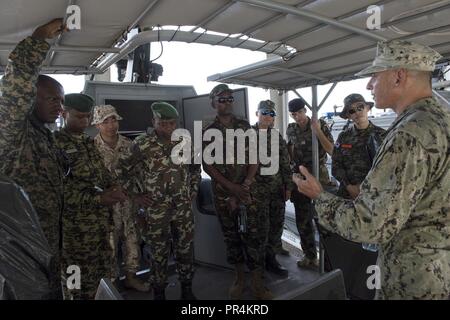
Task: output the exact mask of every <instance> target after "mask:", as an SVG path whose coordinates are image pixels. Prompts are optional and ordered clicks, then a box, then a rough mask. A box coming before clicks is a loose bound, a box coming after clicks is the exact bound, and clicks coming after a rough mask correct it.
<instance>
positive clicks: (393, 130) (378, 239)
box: [315, 98, 450, 299]
mask: <svg viewBox="0 0 450 320" xmlns="http://www.w3.org/2000/svg"><path fill="white" fill-rule="evenodd" d="M449 190H450V113H449V110H448V109H445V108H444V107H442V106H441V105H439V104H438V103H437V102H436V101H435V100H434V99H431V98H428V99H422V100H419V101H417V102H416V103H414V104H413V105H410V106H409V107H408V108H407V109H406V110H405V111H403V113H401V114H400V115H399V116H398V117H397V119H396V120H395V122H394V123H393V124H392V126H391V127H390V129H389V130H388V131H387V135H386V137H385V139H384V142H383V144H382V145H381V147H380V149H379V151H378V154H377V156H376V158H375V161H374V164H373V167H372V169H371V171H370V172H369V173H368V175H367V177H366V179H365V180H364V181H363V183H362V185H361V193H360V195H359V196H358V198H356V200H355V201H354V202H352V201H349V200H344V199H342V198H339V197H337V196H334V195H332V194H330V193H327V192H322V193H321V194H320V196H319V198H318V199H317V200H315V207H316V209H317V212H318V215H319V220H320V223H321V224H323V225H324V226H325V227H326V228H328V229H329V230H331V231H334V232H337V233H339V234H340V235H341V236H343V237H345V238H347V239H349V240H353V241H356V242H364V243H375V244H378V245H379V248H380V249H379V261H378V265H379V266H380V270H381V290H380V292H378V298H386V299H448V298H449V297H450V249H449V248H450V192H449Z"/></svg>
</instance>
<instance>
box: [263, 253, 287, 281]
mask: <svg viewBox="0 0 450 320" xmlns="http://www.w3.org/2000/svg"><path fill="white" fill-rule="evenodd" d="M266 270H267V271H269V272H271V273H274V274H276V275H278V276H280V277H287V275H288V273H289V272H288V270H287V269H286V268H284V267H283V266H282V265H281V264H280V263H279V262H278V261H277V259H276V258H275V256H271V257H266Z"/></svg>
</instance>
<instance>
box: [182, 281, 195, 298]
mask: <svg viewBox="0 0 450 320" xmlns="http://www.w3.org/2000/svg"><path fill="white" fill-rule="evenodd" d="M181 300H197V297H196V296H195V295H194V293H193V292H192V283H190V282H185V283H181Z"/></svg>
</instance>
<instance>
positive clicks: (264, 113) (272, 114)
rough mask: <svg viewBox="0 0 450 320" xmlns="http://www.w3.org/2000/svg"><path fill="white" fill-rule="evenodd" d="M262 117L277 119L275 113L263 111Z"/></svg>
mask: <svg viewBox="0 0 450 320" xmlns="http://www.w3.org/2000/svg"><path fill="white" fill-rule="evenodd" d="M261 115H263V116H271V117H275V116H276V115H277V114H276V113H275V111H261Z"/></svg>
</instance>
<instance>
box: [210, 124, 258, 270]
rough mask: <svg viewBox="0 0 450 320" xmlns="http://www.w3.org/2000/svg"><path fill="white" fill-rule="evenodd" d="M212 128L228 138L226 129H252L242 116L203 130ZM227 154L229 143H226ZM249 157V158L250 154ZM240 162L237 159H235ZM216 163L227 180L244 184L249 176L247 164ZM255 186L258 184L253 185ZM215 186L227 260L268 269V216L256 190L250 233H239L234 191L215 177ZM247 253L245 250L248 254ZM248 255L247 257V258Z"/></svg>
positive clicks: (250, 206)
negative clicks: (260, 206)
mask: <svg viewBox="0 0 450 320" xmlns="http://www.w3.org/2000/svg"><path fill="white" fill-rule="evenodd" d="M209 129H217V130H219V131H221V132H222V135H223V137H224V139H225V137H226V129H233V130H237V129H242V130H243V131H244V132H245V131H246V130H248V129H251V126H250V124H249V123H248V121H247V120H244V119H239V118H237V117H235V116H233V120H232V124H231V126H230V127H228V128H227V127H225V126H224V125H223V124H221V123H220V121H219V118H218V117H216V118H215V120H214V121H213V122H212V123H211V124H209V125H207V126H205V127H204V130H203V132H205V131H207V130H209ZM208 144H209V143H208V142H205V143H204V146H203V150H205V147H206V146H207V145H208ZM236 150H237V144H236V143H235V153H234V154H235V157H236V156H237V152H236ZM245 152H246V155H248V144H247V143H246V145H245ZM223 155H224V157H225V155H226V144H225V141H224V143H223ZM246 158H247V157H246ZM234 162H237V161H236V158H235V159H234ZM212 166H213V167H214V168H215V169H216V170H218V171H219V172H220V174H222V175H223V176H224V177H225V178H226V179H227V180H229V181H231V182H233V183H237V184H242V183H243V182H244V180H245V178H246V177H247V167H248V165H246V164H236V163H235V164H225V163H224V164H212ZM251 187H253V188H254V185H253V186H251ZM212 188H213V192H214V205H215V209H216V212H217V216H218V219H219V222H220V225H221V228H222V232H223V236H224V241H225V245H226V250H227V261H228V263H230V264H232V265H237V264H244V263H246V264H247V266H248V268H249V269H250V270H255V269H263V268H264V256H265V248H264V247H265V230H266V227H265V225H266V219H265V216H264V213H263V212H259V210H258V207H257V201H256V199H255V197H254V191H255V190H252V193H253V194H252V201H251V203H250V204H246V205H245V206H246V210H247V232H246V233H245V234H242V235H241V234H240V233H239V232H238V221H237V217H236V216H235V212H231V210H230V208H229V204H228V201H229V200H230V197H231V194H230V193H229V191H228V190H225V189H224V188H223V187H222V186H221V185H220V184H219V183H218V182H217V181H215V180H214V179H212ZM244 252H245V253H244ZM245 257H246V258H247V259H245Z"/></svg>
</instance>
